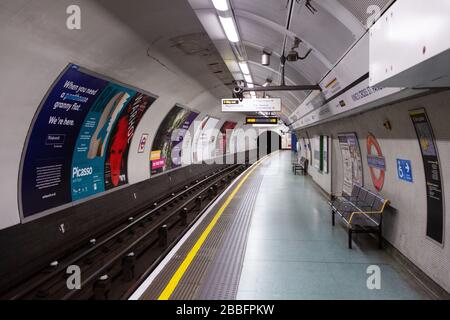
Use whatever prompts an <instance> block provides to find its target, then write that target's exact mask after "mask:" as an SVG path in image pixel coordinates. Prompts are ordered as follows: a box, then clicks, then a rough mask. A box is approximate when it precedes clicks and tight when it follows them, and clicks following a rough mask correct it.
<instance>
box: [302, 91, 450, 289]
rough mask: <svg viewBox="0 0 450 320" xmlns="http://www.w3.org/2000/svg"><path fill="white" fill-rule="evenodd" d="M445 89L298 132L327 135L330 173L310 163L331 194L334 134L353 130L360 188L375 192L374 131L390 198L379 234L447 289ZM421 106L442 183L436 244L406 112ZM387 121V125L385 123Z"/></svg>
mask: <svg viewBox="0 0 450 320" xmlns="http://www.w3.org/2000/svg"><path fill="white" fill-rule="evenodd" d="M449 99H450V93H449V92H448V91H447V92H443V93H438V94H433V95H428V96H426V97H421V98H416V99H413V100H409V101H406V102H401V103H396V104H393V105H391V106H386V107H383V108H380V109H377V110H374V111H369V112H366V113H363V114H361V115H357V116H353V117H350V118H346V119H341V120H339V121H334V122H330V123H327V124H323V125H319V126H317V127H313V128H308V129H306V130H302V131H300V132H299V134H298V136H299V137H300V141H302V138H306V139H308V137H309V138H311V139H312V138H313V137H315V136H318V135H328V136H331V137H332V138H331V140H330V149H331V150H330V151H331V155H330V165H331V171H330V173H329V174H324V173H320V172H318V171H317V170H316V169H315V168H313V167H310V169H309V171H310V175H311V176H312V177H313V179H314V180H315V181H316V182H317V183H318V184H319V185H320V186H321V187H322V189H324V190H326V191H327V192H329V193H331V194H337V195H339V194H341V192H342V187H343V180H344V177H343V159H342V154H341V149H340V145H339V140H338V134H341V133H348V132H354V133H356V135H357V137H358V140H359V145H360V150H361V158H362V167H363V179H364V185H365V187H367V188H369V189H371V190H373V191H375V192H377V190H376V188H375V185H374V183H373V181H372V177H371V173H370V169H369V166H368V158H367V155H368V152H367V137H368V136H369V134H371V135H373V136H374V137H375V138H376V139H377V141H378V143H379V145H380V147H381V150H382V153H383V155H384V157H385V159H386V172H385V180H384V185H383V188H382V190H381V191H380V193H381V194H382V195H383V196H384V197H386V198H388V199H389V200H391V209H390V210H388V212H387V213H386V214H385V215H384V221H383V224H384V225H383V232H384V237H385V238H386V239H387V241H389V242H390V243H391V244H392V245H393V246H394V247H395V248H397V249H398V250H399V251H400V252H401V253H402V254H403V255H405V256H406V257H407V258H408V259H410V260H411V261H412V262H413V263H414V264H416V265H417V266H418V267H419V268H421V269H422V270H423V271H424V272H425V273H426V274H427V275H428V276H430V277H431V278H432V279H433V280H434V281H436V282H437V283H438V284H440V285H441V286H442V287H443V288H445V289H446V290H447V291H449V290H450V246H449V243H450V184H449V181H450V166H449V165H448V159H449V155H450V129H449V126H448V123H449V120H450V119H449V116H448V101H449ZM418 108H424V109H425V110H426V112H427V114H428V117H429V122H430V124H431V126H432V129H433V132H434V136H435V139H436V145H437V149H438V154H439V159H440V166H441V168H440V170H441V181H442V187H443V195H442V197H443V202H444V206H445V213H444V241H443V244H440V243H437V242H435V241H433V240H431V239H430V238H429V237H427V236H426V234H427V190H426V178H425V171H424V164H423V161H422V154H421V149H420V145H419V142H418V139H417V135H416V132H415V129H414V126H413V123H412V121H411V117H410V111H411V110H415V109H418ZM386 120H389V122H390V124H391V125H392V130H388V129H386V128H385V126H384V124H385V121H386ZM397 159H404V160H405V159H406V160H410V161H411V166H412V178H413V182H412V183H411V182H406V181H403V180H400V179H399V177H398V172H397Z"/></svg>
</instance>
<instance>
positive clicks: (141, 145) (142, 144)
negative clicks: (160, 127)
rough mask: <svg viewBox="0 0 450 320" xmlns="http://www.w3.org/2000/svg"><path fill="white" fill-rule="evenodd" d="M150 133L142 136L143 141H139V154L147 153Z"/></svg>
mask: <svg viewBox="0 0 450 320" xmlns="http://www.w3.org/2000/svg"><path fill="white" fill-rule="evenodd" d="M148 137H149V135H148V133H144V134H142V136H141V140H140V141H139V148H138V153H144V151H145V146H146V144H147V141H148Z"/></svg>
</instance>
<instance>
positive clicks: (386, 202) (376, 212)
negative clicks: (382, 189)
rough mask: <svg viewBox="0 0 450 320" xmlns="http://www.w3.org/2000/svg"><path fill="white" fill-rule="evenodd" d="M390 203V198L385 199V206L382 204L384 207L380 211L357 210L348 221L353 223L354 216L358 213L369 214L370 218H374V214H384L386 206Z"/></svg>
mask: <svg viewBox="0 0 450 320" xmlns="http://www.w3.org/2000/svg"><path fill="white" fill-rule="evenodd" d="M388 204H389V200H385V201H384V203H383V206H382V208H381V210H380V211H362V210H361V211H355V212H353V213H352V214H351V215H350V220H349V221H348V223H349V224H351V223H352V221H353V218H354V217H355V216H356V215H365V216H367V217H368V218H369V219H371V220H372V218H371V216H372V215H382V214H383V213H384V209H385V208H386V206H387V205H388ZM372 221H373V222H374V223H376V224H378V223H377V222H376V221H374V220H372Z"/></svg>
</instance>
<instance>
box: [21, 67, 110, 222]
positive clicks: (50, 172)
mask: <svg viewBox="0 0 450 320" xmlns="http://www.w3.org/2000/svg"><path fill="white" fill-rule="evenodd" d="M107 84H108V82H107V81H105V80H102V79H98V78H95V77H92V76H90V75H87V74H85V73H82V72H80V71H79V69H78V67H77V66H70V67H69V68H68V69H67V70H66V72H65V73H64V74H63V75H62V76H61V77H60V79H59V80H58V81H57V82H56V83H55V85H54V86H53V88H52V90H51V91H50V92H49V94H48V95H47V98H46V100H45V101H44V102H43V103H42V105H41V110H40V113H39V114H38V116H37V118H36V119H35V123H34V126H33V129H32V131H31V133H30V135H29V144H28V147H27V150H26V153H25V158H24V164H25V165H24V166H23V168H22V181H21V185H22V190H21V192H22V212H23V216H24V217H25V218H26V217H29V216H31V215H33V214H35V213H38V212H41V211H44V210H47V209H49V208H53V207H56V206H59V205H62V204H65V203H68V202H70V201H71V193H70V185H69V184H70V176H71V159H72V152H73V145H74V143H75V141H76V139H77V137H78V132H79V131H80V127H81V125H82V123H83V121H84V119H85V117H86V115H87V113H88V112H89V110H90V107H91V106H92V104H93V103H94V102H95V100H96V98H97V97H98V96H99V95H100V93H101V91H102V90H103V89H104V88H105V87H106V86H107Z"/></svg>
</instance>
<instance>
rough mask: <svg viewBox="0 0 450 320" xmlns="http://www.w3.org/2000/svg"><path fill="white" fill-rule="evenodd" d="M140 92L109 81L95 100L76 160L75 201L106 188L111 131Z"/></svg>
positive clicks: (76, 152) (81, 135)
mask: <svg viewBox="0 0 450 320" xmlns="http://www.w3.org/2000/svg"><path fill="white" fill-rule="evenodd" d="M135 94H136V91H134V90H131V89H128V88H125V87H122V86H119V85H116V84H112V83H111V84H109V85H108V87H107V88H105V89H104V90H103V92H102V93H101V95H100V97H99V98H98V99H97V101H95V104H94V105H93V106H92V108H91V111H90V112H89V114H88V115H87V117H86V120H85V121H84V124H83V126H82V127H81V131H80V135H79V137H78V140H77V142H76V144H75V150H74V153H73V160H72V176H71V182H72V183H71V186H72V200H73V201H76V200H80V199H83V198H86V197H90V196H92V195H95V194H97V193H100V192H103V191H105V180H104V175H105V172H104V166H105V156H106V152H107V146H108V142H109V138H110V136H111V133H112V131H113V129H114V127H115V125H116V122H117V120H118V118H119V116H120V114H121V113H122V110H123V109H124V108H125V106H126V105H127V104H128V103H129V102H130V100H131V98H132V97H133V96H134V95H135Z"/></svg>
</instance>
